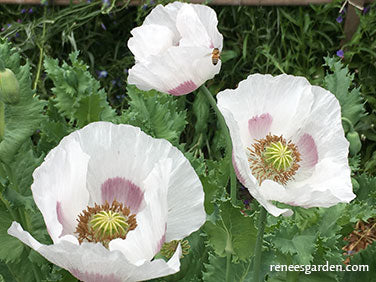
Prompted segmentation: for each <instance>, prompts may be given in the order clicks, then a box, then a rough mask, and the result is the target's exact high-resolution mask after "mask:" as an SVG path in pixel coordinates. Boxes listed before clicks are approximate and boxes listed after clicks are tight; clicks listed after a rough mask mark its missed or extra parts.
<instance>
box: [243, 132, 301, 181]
mask: <svg viewBox="0 0 376 282" xmlns="http://www.w3.org/2000/svg"><path fill="white" fill-rule="evenodd" d="M247 149H248V150H249V158H248V161H249V164H250V168H251V170H252V174H253V175H254V176H255V177H256V178H257V180H258V181H259V184H260V185H261V183H262V182H263V181H264V180H266V179H271V180H273V181H276V182H278V183H280V184H282V185H285V184H286V183H287V182H288V181H289V180H291V179H293V177H294V175H295V173H296V171H297V170H298V169H299V167H300V165H299V164H298V163H299V162H300V160H301V158H300V153H299V152H298V149H297V147H296V145H295V144H293V143H292V142H291V141H288V142H287V141H286V139H284V138H283V137H282V136H276V135H271V134H268V135H267V136H266V137H265V138H264V139H259V140H256V142H255V143H254V144H252V148H247Z"/></svg>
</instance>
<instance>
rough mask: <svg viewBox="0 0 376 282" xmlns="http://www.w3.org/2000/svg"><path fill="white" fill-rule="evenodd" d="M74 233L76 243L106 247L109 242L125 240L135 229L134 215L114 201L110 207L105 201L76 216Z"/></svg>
mask: <svg viewBox="0 0 376 282" xmlns="http://www.w3.org/2000/svg"><path fill="white" fill-rule="evenodd" d="M77 221H78V225H77V228H76V232H75V233H77V234H78V241H79V242H80V244H81V243H82V242H94V243H97V242H100V243H102V244H103V246H105V247H106V248H107V247H108V244H109V243H110V241H111V240H113V239H116V238H122V239H125V238H126V237H127V234H128V232H129V231H131V230H133V229H135V228H136V227H137V222H136V215H134V214H130V210H129V209H128V208H127V207H126V206H124V205H123V204H122V203H119V202H117V201H116V200H115V201H113V202H112V204H111V206H110V204H109V203H108V202H107V201H106V203H105V204H103V205H97V204H95V205H94V207H87V209H86V210H84V211H82V213H81V214H80V215H79V216H78V219H77Z"/></svg>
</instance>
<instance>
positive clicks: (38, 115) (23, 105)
mask: <svg viewBox="0 0 376 282" xmlns="http://www.w3.org/2000/svg"><path fill="white" fill-rule="evenodd" d="M0 49H1V54H0V56H1V59H2V60H3V61H4V63H5V67H7V68H9V69H11V70H12V71H13V72H14V74H15V75H16V77H17V80H18V83H19V86H20V101H19V102H18V103H17V104H5V134H4V139H3V140H2V141H1V142H0V160H1V161H3V162H4V163H7V164H9V163H10V162H11V160H12V159H13V157H14V155H15V154H16V152H17V151H18V149H19V148H20V147H21V145H22V144H23V143H24V142H25V141H26V140H27V139H28V138H30V136H31V135H33V133H34V132H35V130H36V129H37V128H38V127H39V125H40V123H41V122H42V121H43V119H44V116H43V115H42V111H43V107H44V105H45V102H43V101H39V100H38V99H37V98H36V97H33V94H34V91H32V90H31V75H30V66H29V63H28V62H27V63H26V64H25V65H23V66H21V65H20V57H19V54H18V53H17V51H16V50H15V49H11V47H10V44H9V43H4V44H0Z"/></svg>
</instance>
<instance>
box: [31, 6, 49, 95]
mask: <svg viewBox="0 0 376 282" xmlns="http://www.w3.org/2000/svg"><path fill="white" fill-rule="evenodd" d="M46 13H47V7H46V6H45V7H44V16H43V18H44V19H46ZM45 36H46V21H44V22H43V31H42V40H41V42H40V47H39V61H38V68H37V74H36V76H35V81H34V86H33V90H35V89H37V85H38V81H39V77H40V71H41V69H42V63H43V56H44V55H43V53H44V41H45Z"/></svg>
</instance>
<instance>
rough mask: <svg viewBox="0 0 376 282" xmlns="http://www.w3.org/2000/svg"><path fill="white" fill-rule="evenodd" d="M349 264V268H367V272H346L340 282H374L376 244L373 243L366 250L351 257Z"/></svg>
mask: <svg viewBox="0 0 376 282" xmlns="http://www.w3.org/2000/svg"><path fill="white" fill-rule="evenodd" d="M350 264H351V267H368V270H366V271H359V270H358V271H346V272H344V276H343V278H342V280H341V281H342V282H353V281H374V280H375V273H376V243H375V242H373V244H372V245H368V247H367V248H366V249H364V250H362V251H360V252H358V253H356V254H355V255H353V256H351V258H350ZM343 267H345V266H343Z"/></svg>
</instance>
